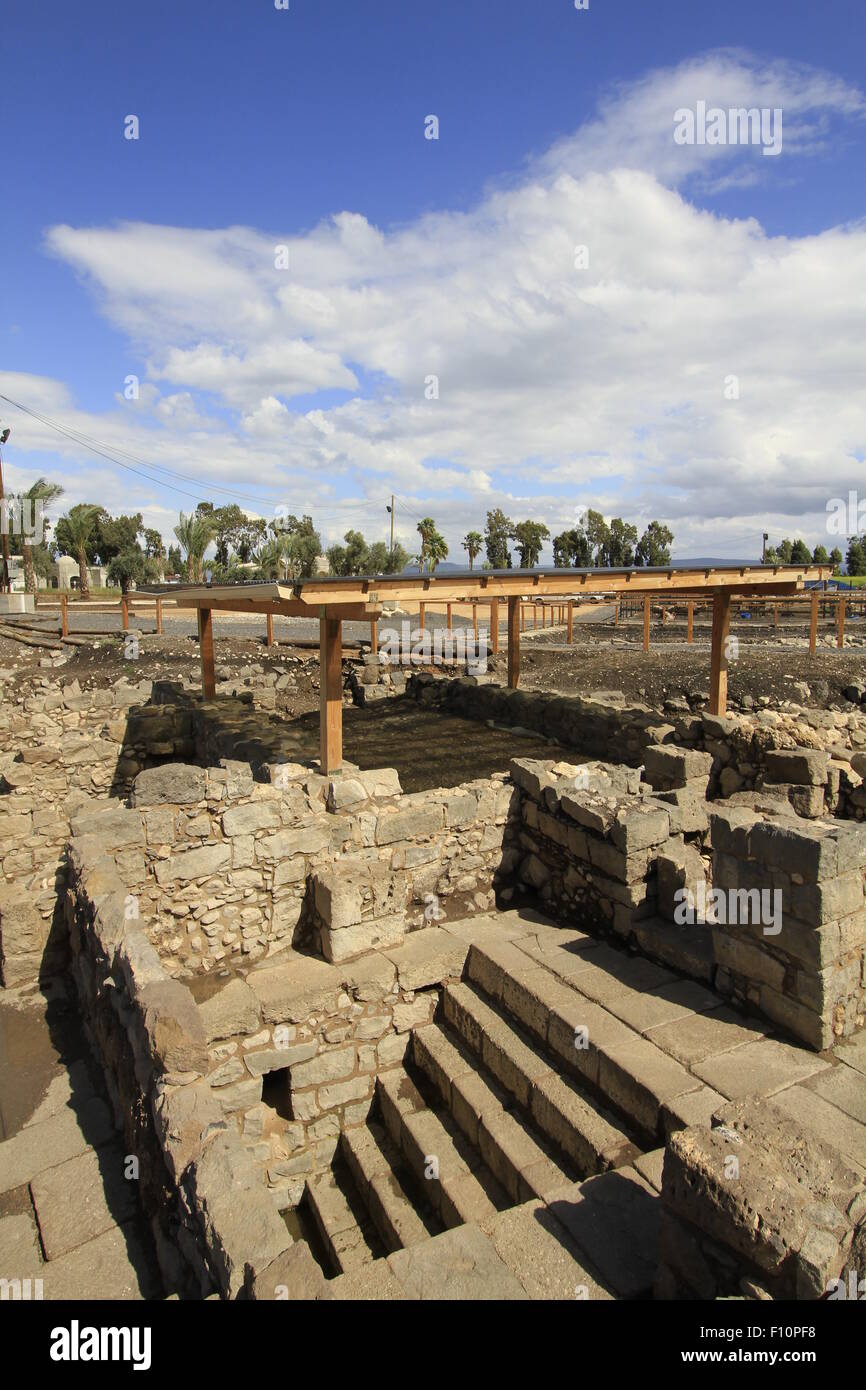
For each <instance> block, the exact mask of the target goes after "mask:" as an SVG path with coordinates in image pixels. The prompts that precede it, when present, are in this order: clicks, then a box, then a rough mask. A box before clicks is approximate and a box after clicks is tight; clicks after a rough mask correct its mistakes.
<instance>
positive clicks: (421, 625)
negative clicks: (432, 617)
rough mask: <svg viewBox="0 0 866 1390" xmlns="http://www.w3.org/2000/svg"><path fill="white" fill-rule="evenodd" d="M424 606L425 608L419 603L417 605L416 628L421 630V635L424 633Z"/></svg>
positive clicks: (424, 605)
mask: <svg viewBox="0 0 866 1390" xmlns="http://www.w3.org/2000/svg"><path fill="white" fill-rule="evenodd" d="M426 606H427V605H426V604H424V603H419V604H418V626H419V628H420V629H421V632H422V634H423V632H424V612H425V609H426Z"/></svg>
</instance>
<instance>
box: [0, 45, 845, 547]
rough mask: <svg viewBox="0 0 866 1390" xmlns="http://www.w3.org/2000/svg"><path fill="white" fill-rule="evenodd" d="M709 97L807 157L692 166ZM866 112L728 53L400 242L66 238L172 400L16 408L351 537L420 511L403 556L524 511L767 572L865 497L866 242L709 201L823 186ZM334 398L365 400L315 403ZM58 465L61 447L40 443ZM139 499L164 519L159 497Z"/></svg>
mask: <svg viewBox="0 0 866 1390" xmlns="http://www.w3.org/2000/svg"><path fill="white" fill-rule="evenodd" d="M698 100H705V101H707V103H708V104H709V105H721V106H724V107H729V106H759V107H760V106H770V107H777V106H778V107H781V108H782V110H783V112H784V146H783V152H782V155H781V156H780V157H779V158H777V159H762V158H761V154H760V151H759V150H757V149H753V148H749V149H742V148H737V147H729V146H728V147H726V146H719V147H707V146H704V147H697V146H677V145H676V144H674V142H673V138H672V132H673V123H674V111H675V110H676V109H677V108H679V107H692V106H694V104H695V103H696V102H697V101H698ZM864 111H866V105H864V99H863V96H862V94H861V93H859V92H858V91H855V90H854V89H852V88H851V87H850V86H848V85H846V84H845V83H843V82H841V81H840V80H839V79H837V78H835V77H834V76H833V75H831V74H826V73H823V72H819V71H816V70H813V69H807V68H804V67H795V66H793V65H791V64H783V63H770V64H766V65H759V64H757V63H756V62H755V61H754V60H753V59H751V58H749V57H748V56H747V55H743V54H737V53H728V52H725V53H720V54H711V55H708V56H705V57H702V58H699V59H695V60H694V61H691V62H688V63H684V64H682V65H681V66H680V67H679V68H677V69H675V70H673V71H664V72H653V73H650V74H649V75H648V76H647V77H646V78H644V79H643V80H641V81H639V82H636V83H633V84H631V85H630V86H623V87H619V88H617V89H615V90H613V91H611V92H610V93H608V94H607V95H606V96H605V98H604V100H603V102H602V103H601V106H600V108H599V112H598V115H597V117H596V118H595V119H594V120H592V121H591V122H589V123H588V124H586V125H585V126H583V127H582V128H581V129H580V130H579V131H577V132H576V133H575V134H574V135H573V136H570V137H569V138H568V139H565V140H562V141H559V142H558V143H557V144H556V145H555V146H554V147H553V148H552V149H551V150H550V151H548V152H547V153H546V154H544V155H543V156H541V157H539V158H537V159H536V160H534V161H533V162H532V163H531V164H530V165H529V166H528V167H527V168H526V169H525V170H524V171H523V173H522V174H521V175H520V176H519V178H515V179H514V180H512V182H511V184H510V186H508V187H503V186H500V187H497V188H492V189H490V190H489V191H488V192H487V193H486V194H485V196H484V197H483V199H482V200H481V201H480V202H479V204H478V205H477V207H475V208H474V209H473V210H472V211H470V212H468V213H451V212H439V213H435V214H430V215H426V216H424V217H421V218H419V219H418V220H417V221H415V222H414V223H411V224H409V225H407V226H402V227H398V228H395V229H393V230H382V229H379V228H377V227H374V226H372V225H370V223H369V222H368V221H367V220H366V219H365V218H364V216H363V215H362V214H360V213H358V212H347V211H343V212H339V213H338V214H337V215H335V216H334V217H333V218H332V219H330V220H326V221H324V222H322V223H321V224H320V225H318V226H317V227H315V228H314V229H312V230H311V231H310V232H309V233H307V234H305V235H301V236H289V235H280V234H277V233H274V234H271V233H268V234H265V233H264V232H261V231H256V230H253V229H250V228H246V227H231V228H227V229H225V230H223V231H216V232H215V231H200V230H195V229H188V228H172V227H157V226H149V225H146V224H141V223H135V224H129V223H127V224H120V225H118V226H114V227H102V228H82V229H75V228H72V227H68V226H59V227H55V228H53V229H52V230H51V231H50V232H49V234H48V246H49V249H50V250H51V252H52V253H53V254H54V255H56V256H58V257H60V258H61V259H63V260H64V261H65V262H67V263H68V264H69V265H70V266H72V267H73V268H74V269H75V270H76V271H77V272H78V273H79V274H81V275H82V276H83V277H84V279H85V280H86V282H87V283H88V284H89V285H90V286H92V288H93V290H94V292H95V293H96V294H97V295H98V297H99V300H100V303H101V305H102V308H103V311H104V313H105V314H106V316H107V317H108V319H109V320H110V322H111V323H112V324H113V325H115V326H116V327H118V328H120V329H121V330H122V332H123V333H124V334H125V335H126V336H127V339H128V341H129V344H130V351H131V352H133V351H134V352H138V353H140V354H141V357H142V359H143V360H144V362H145V364H146V369H147V370H146V371H143V373H142V374H143V376H146V377H147V378H148V381H147V382H143V386H142V398H141V400H140V401H139V403H138V408H137V409H136V410H135V411H131V410H129V409H120V408H119V409H118V410H116V411H114V412H111V413H108V414H105V415H98V414H94V415H89V416H84V415H83V414H81V413H79V412H76V411H74V410H73V409H71V407H70V397H69V394H68V392H67V389H66V388H65V387H63V386H61V385H60V384H59V383H56V382H54V383H46V382H44V381H41V380H40V379H35V380H34V379H29V380H28V379H25V380H23V381H20V382H19V383H18V386H17V389H16V390H13V389H9V390H8V394H9V395H12V396H16V398H17V399H22V400H25V401H28V402H32V401H34V400H36V401H37V402H38V401H42V403H43V408H44V409H45V410H46V412H47V413H49V414H51V413H54V414H57V415H62V417H63V419H64V420H70V419H72V420H77V421H78V424H77V428H80V429H82V430H85V431H86V432H87V433H90V434H93V435H95V436H97V437H98V438H100V439H102V440H104V441H105V442H106V443H109V444H110V443H112V441H113V442H114V444H115V446H116V447H122V448H125V449H128V450H129V451H130V452H131V453H134V454H136V455H137V456H139V457H141V458H143V459H146V460H150V461H151V463H153V464H157V465H162V466H163V467H167V468H172V469H175V470H177V471H179V472H182V473H185V474H188V475H190V477H192V478H195V479H201V480H205V479H210V480H213V481H214V482H216V483H218V484H220V485H221V486H222V487H224V488H226V489H235V490H237V491H238V492H240V493H242V494H244V493H249V492H250V490H251V489H252V488H254V487H256V486H259V485H260V486H261V487H262V488H265V489H267V490H268V492H269V493H270V495H271V498H272V499H279V500H282V501H284V502H286V503H287V504H288V505H289V506H290V507H291V509H292V510H294V511H300V510H312V511H313V513H314V514H315V515H317V517H320V518H321V520H322V529H323V531H325V533H326V534H327V535H328V537H329V538H333V537H334V536H336V535H337V534H339V533H341V532H342V531H343V530H345V529H346V527H347V526H348V525H350V524H362V523H363V524H365V525H368V526H370V527H375V528H378V530H377V531H376V532H375V533H376V534H377V533H378V531H384V527H385V524H386V519H385V516H384V511H383V503H384V500H385V499H386V497H387V494H388V493H389V492H390V491H391V490H392V489H397V490H399V492H400V494H401V496H404V497H407V498H408V500H409V503H410V506H409V508H408V509H407V508H406V507H405V506H403V504H401V505H400V506H398V518H399V520H400V522H401V524H402V526H404V527H406V528H407V529H406V530H405V531H404V533H403V534H404V535H405V536H406V537H407V538H408V537H409V535H410V534H411V530H412V522H411V519H410V517H411V514H412V513H413V512H417V514H418V515H424V514H427V513H432V514H433V515H435V516H436V517H437V520H438V521H439V522H440V525H441V526H442V527H443V529H444V530H445V533H446V536H447V538H448V539H449V542H450V543H451V546H452V554H453V555H454V558H458V559H460V558H462V553H461V552H459V541H460V538H461V537H462V535H463V534H464V532H465V531H466V530H467V529H469V528H470V527H473V526H474V527H479V528H480V527H481V526H483V520H484V511H485V510H486V509H487V508H488V507H492V506H496V505H499V504H502V505H503V506H505V507H506V508H507V510H509V511H510V512H511V514H512V515H515V516H520V515H530V514H531V515H534V516H537V517H538V518H539V519H543V520H546V521H547V522H548V524H549V525H550V526H551V528H556V529H559V528H561V527H562V526H564V525H567V524H570V522H571V517H572V514H573V511H574V506H575V505H576V504H577V503H579V502H583V503H588V504H589V505H595V506H599V507H600V508H601V509H602V510H604V511H605V512H607V513H612V512H621V513H623V514H626V515H630V516H633V517H634V519H636V520H639V521H644V522H645V521H646V520H648V519H649V518H650V517H652V516H657V517H660V518H662V519H666V520H668V521H669V522H670V523H671V524H672V526H673V528H674V530H675V531H676V533H677V537H678V541H679V542H680V545H679V549H680V552H681V553H688V552H689V551H691V552H692V553H695V552H696V551H701V552H703V553H707V551H711V552H714V553H718V552H720V551H721V552H722V553H724V552H725V551H727V552H728V553H732V552H733V551H735V550H737V549H738V548H741V549H742V548H743V547H744V546H746V545H747V546H748V550H747V552H746V553H750V554H751V553H754V550H755V537H756V536H757V537H758V538H759V536H760V532H761V530H763V529H770V530H772V531H774V532H775V531H788V532H790V533H793V532H795V531H797V530H798V529H800V530H802V531H804V532H805V534H806V535H807V536H809V535H813V536H814V537H815V538H817V535H818V533H819V532H820V531H821V530H822V529H823V526H824V511H825V502H826V499H827V498H828V497H829V496H833V495H845V494H846V493H847V490H848V488H849V487H852V486H857V485H858V482H860V479H861V475H862V465H861V464H860V463H859V462H858V456H859V457H862V456H863V451H864V449H866V412H864V405H863V393H862V381H863V378H864V370H866V333H864V328H866V226H864V224H862V223H861V224H856V225H852V226H847V227H836V228H828V229H827V230H826V231H824V232H823V233H821V234H820V235H815V236H810V237H802V238H793V237H791V238H788V237H781V236H776V237H770V236H768V235H767V234H766V233H765V232H764V230H763V229H762V227H761V226H760V225H759V224H758V223H757V222H756V221H754V220H733V219H728V218H724V217H721V216H717V215H713V214H711V213H710V212H708V211H706V210H705V209H703V208H701V207H700V206H699V205H697V204H696V202H695V201H694V199H695V198H696V197H699V196H701V194H702V193H705V192H706V191H707V190H708V189H711V188H716V189H721V188H725V187H741V188H748V187H749V186H751V184H752V183H753V182H756V181H765V180H773V179H776V180H780V181H785V182H786V183H787V182H789V181H790V180H791V179H792V178H793V179H797V180H799V179H801V178H804V177H806V176H807V168H808V160H807V156H808V155H809V154H814V153H815V152H816V151H820V149H821V148H822V147H823V146H825V145H826V142H827V140H828V139H829V138H830V136H831V134H832V133H833V132H835V131H837V129H839V128H850V123H851V122H854V121H859V120H860V119H861V118H862V117H863V115H864ZM690 199H691V201H690ZM281 244H285V245H286V246H287V247H288V249H289V268H288V270H279V269H277V268H276V267H275V264H274V257H275V248H276V247H277V246H278V245H281ZM577 246H586V247H588V248H589V265H588V267H587V268H585V269H576V268H575V248H576V247H577ZM128 370H130V368H129V366H128V364H127V363H124V364H123V370H122V372H121V371H120V369H119V372H120V377H121V379H122V376H123V375H125V374H126V372H127V371H128ZM432 374H435V375H436V376H438V378H439V398H438V400H428V399H426V398H425V380H426V379H427V378H428V377H429V376H431V375H432ZM731 374H734V375H736V377H737V378H738V379H739V391H740V394H739V399H738V400H726V399H725V395H724V385H725V380H726V378H728V377H729V376H730V375H731ZM2 380H3V381H5V382H7V383H8V382H9V380H10V378H9V376H6V377H4V378H2ZM165 386H168V387H169V388H170V389H169V391H168V394H161V391H160V388H163V387H165ZM0 389H3V390H6V387H5V386H2V385H0ZM317 392H337V393H339V394H338V396H337V397H332V398H330V399H325V400H323V401H321V402H318V403H317V404H316V405H315V407H314V408H313V409H310V410H306V411H305V410H298V409H297V408H293V407H292V402H293V400H295V399H296V398H297V397H303V396H308V395H312V396H315V394H316V393H317ZM22 433H23V432H22ZM49 439H50V445H49V444H48V440H49ZM37 441H38V442H37ZM16 442H23V441H22V440H20V439H17V440H16ZM30 447H33V448H45V447H56V439H54V438H53V437H51V436H50V434H47V433H42V432H40V430H39V429H36V430H34V434H33V442H32V443H31V445H30ZM70 453H71V454H73V455H75V456H76V457H78V458H80V459H82V460H83V459H84V457H85V455H84V454H83V453H82V452H81V451H77V452H76V451H75V450H71V451H70ZM90 466H91V465H88V467H90ZM129 486H130V487H131V488H132V489H133V491H134V495H135V496H137V497H141V498H143V499H144V505H145V508H147V506H149V505H150V499H151V498H153V497H155V494H154V492H153V489H151V490H150V494H148V489H147V484H146V483H143V482H142V481H141V480H131V481H129ZM178 486H181V487H186V488H188V489H189V491H190V492H192V493H199V494H202V495H204V494H206V493H207V488H206V486H205V485H204V482H203V481H202V483H201V484H198V483H195V482H191V483H183V482H181V483H178ZM121 491H123V492H124V493H126V491H127V489H126V488H121ZM346 493H349V494H352V495H353V496H355V497H357V498H358V499H359V500H358V502H357V503H356V504H352V503H351V502H348V501H346V500H345V494H346ZM99 495H101V494H99ZM167 498H168V495H167V494H162V496H160V497H159V500H158V504H157V503H154V505H155V506H156V505H158V506H159V507H160V508H165V506H166V502H167ZM168 500H169V502H170V498H168ZM214 500H215V501H222V500H229V499H228V496H225V497H222V496H218V495H214ZM177 503H178V505H180V506H189V499H188V498H182V497H179V498H177ZM129 505H131V504H127V509H128V506H129ZM136 505H142V503H137V504H136ZM265 505H267V504H265ZM154 514H155V513H154ZM757 544H758V546H759V544H760V541H759V539H758V541H757ZM455 552H456V553H455Z"/></svg>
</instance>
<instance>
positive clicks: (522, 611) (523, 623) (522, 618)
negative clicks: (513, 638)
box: [520, 603, 526, 632]
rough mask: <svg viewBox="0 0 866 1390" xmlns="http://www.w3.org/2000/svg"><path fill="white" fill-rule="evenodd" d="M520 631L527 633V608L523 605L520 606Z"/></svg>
mask: <svg viewBox="0 0 866 1390" xmlns="http://www.w3.org/2000/svg"><path fill="white" fill-rule="evenodd" d="M520 631H521V632H525V631H526V608H525V607H524V605H523V604H522V603H521V605H520Z"/></svg>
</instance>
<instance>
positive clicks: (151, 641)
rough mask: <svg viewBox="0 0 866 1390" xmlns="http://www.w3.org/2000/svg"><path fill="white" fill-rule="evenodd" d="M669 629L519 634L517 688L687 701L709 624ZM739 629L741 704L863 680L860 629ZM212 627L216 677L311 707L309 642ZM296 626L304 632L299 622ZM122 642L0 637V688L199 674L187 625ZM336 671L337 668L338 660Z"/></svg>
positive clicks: (292, 707) (704, 690) (702, 687)
mask: <svg viewBox="0 0 866 1390" xmlns="http://www.w3.org/2000/svg"><path fill="white" fill-rule="evenodd" d="M863 626H864V627H866V624H864V625H863ZM680 627H681V625H679V624H678V625H676V626H673V625H672V626H670V627H669V628H668V629H667V630H664V629H658V631H656V630H654V632H653V638H652V645H651V648H650V651H649V652H648V653H645V652H644V651H643V648H642V645H641V637H640V632H641V629H640V625H639V624H624V625H621V627H620V628H619V629H618V630H614V629H613V627H612V625H611V624H604V625H601V624H595V623H593V624H591V625H588V624H576V625H575V631H574V642H573V644H572V645H571V646H570V647H568V646H566V645H565V632H564V629H563V628H552V629H547V630H546V631H545V632H544V633H542V632H540V631H539V632H537V633H532V634H527V636H526V638H525V640H524V641H523V642H522V645H521V687H522V688H523V689H526V690H531V689H540V690H555V691H559V692H561V693H563V694H581V695H589V694H591V693H592V692H593V691H597V690H608V691H610V690H614V691H621V692H622V693H623V694H624V696H625V697H626V700H627V701H640V702H642V703H645V704H648V705H651V706H654V707H655V706H658V707H660V706H661V705H662V704H663V703H664V701H665V700H670V699H679V698H683V697H685V698H687V699H689V700H690V701H691V702H694V700H695V698H696V697H700V696H702V695H707V694H708V690H709V668H710V653H709V631H708V629H707V631H703V630H702V629H701V627H700V626H698V625H696V629H695V641H694V643H693V644H692V645H688V644H687V643H686V642H685V640H684V636H685V634H684V630H683V631H682V632H681V631H679V630H678V629H679V628H680ZM743 627H744V625H740V629H739V631H738V630H737V629H736V628H734V632H735V635H736V636H738V638H739V648H738V652H737V655H736V658H735V659H733V660H731V662H730V664H729V672H728V689H729V698H730V701H731V703H732V704H734V705H736V704H739V703H740V702H741V701H742V700H743V698H744V697H746V700H747V703H748V700H749V698H750V699H751V700H753V701H754V702H755V703H758V702H759V701H760V702H763V703H766V702H770V703H771V704H772V705H774V706H775V705H778V704H781V703H784V702H785V701H794V702H796V703H798V704H802V703H811V704H814V705H815V706H821V707H827V706H828V705H835V704H844V703H845V702H844V701H843V697H842V691H843V690H844V689H845V687H846V686H849V685H850V684H851V682H852V681H866V647H864V646H863V645H861V644H860V643H861V642H862V638H861V637H860V634H859V631H857V630H856V629H855V630H854V631H853V632H852V634H851V640H852V643H853V644H854V645H851V646H850V647H846V648H845V649H844V650H841V651H840V650H838V649H837V648H836V647H831V646H828V645H824V644H823V643H822V644H820V645H819V647H818V651H817V652H816V654H815V656H813V657H812V656H810V655H809V651H808V645H807V642H806V639H805V634H804V633H803V632H802V629H801V628H799V626H798V625H791V626H790V627H787V626H786V628H785V631H784V632H782V633H778V634H774V633H773V631H772V630H771V629H765V628H764V627H763V626H762V627H761V628H760V629H756V628H752V629H749V630H745V631H744V630H743ZM828 630H829V629H828ZM822 635H824V633H823V632H822ZM217 636H218V640H217V643H216V660H217V679H218V680H219V681H225V680H236V681H237V686H238V688H239V689H242V688H243V686H244V682H245V680H247V679H248V678H250V677H253V678H255V677H258V678H260V677H261V674H262V673H263V672H267V671H271V672H274V673H275V675H276V676H277V677H278V678H279V677H282V676H285V677H287V680H283V681H281V682H280V684H281V686H282V688H281V689H279V690H278V708H279V710H280V712H281V713H282V714H284V715H287V716H288V717H290V718H291V717H294V716H297V715H302V714H304V713H307V712H312V711H315V710H318V705H319V669H318V651H317V649H316V647H315V646H309V645H308V646H291V645H288V643H287V642H280V643H279V644H278V645H276V646H274V647H272V648H270V649H268V648H267V646H266V645H265V642H264V638H263V637H262V636H260V635H259V634H258V633H255V635H253V634H250V636H234V635H232V636H230V635H222V634H219V633H218V634H217ZM304 636H305V637H306V636H308V634H307V633H306V630H305V631H304ZM504 646H505V634H504V632H503V633H502V634H501V636H500V654H499V656H498V657H494V658H491V670H492V672H493V674H494V675H495V676H497V677H498V678H500V679H503V680H504V679H505V672H506V665H507V663H506V659H505V655H504ZM130 650H134V649H130V648H129V646H128V645H127V646H126V647H125V646H124V643H123V642H122V640H121V639H120V638H119V637H117V636H113V637H111V638H108V637H107V638H106V639H105V640H101V641H99V642H98V643H96V644H95V645H92V646H87V647H68V648H64V649H63V651H62V655H61V658H60V659H61V660H62V665H58V666H57V667H56V668H55V667H54V660H55V657H56V654H55V653H54V652H52V651H49V650H46V649H44V648H39V647H27V646H23V645H21V644H20V643H18V642H15V641H13V640H10V639H7V638H4V637H0V689H2V687H3V686H4V685H6V686H7V687H9V688H12V687H14V686H15V685H16V684H17V683H18V682H19V681H22V680H29V679H31V678H32V677H33V676H40V675H47V676H49V677H50V678H52V679H56V678H57V676H59V677H60V678H61V680H62V681H63V682H64V683H66V682H71V681H73V680H77V681H78V682H79V684H80V685H81V687H82V689H100V688H106V687H108V686H110V685H113V684H114V683H115V682H117V681H118V680H121V679H122V680H126V681H130V682H138V681H142V680H179V679H181V678H183V677H185V678H187V679H188V680H192V681H194V682H197V681H198V679H199V674H200V668H199V657H198V643H197V640H196V638H195V637H193V636H191V635H175V634H164V635H162V636H156V635H154V634H144V635H143V636H142V637H141V638H140V640H139V644H138V647H137V652H138V655H137V657H135V658H132V657H131V656H130V655H129V652H130ZM344 670H345V671H346V672H347V673H348V670H349V666H348V664H345V665H344ZM801 682H805V683H806V684H807V685H808V686H809V688H810V693H809V695H808V696H807V695H806V694H805V691H804V689H803V686H802V685H799V688H795V687H796V686H798V684H799V683H801ZM389 703H390V702H389ZM349 756H351V754H349Z"/></svg>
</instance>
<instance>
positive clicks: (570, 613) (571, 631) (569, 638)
mask: <svg viewBox="0 0 866 1390" xmlns="http://www.w3.org/2000/svg"><path fill="white" fill-rule="evenodd" d="M566 641H567V642H569V643H571V642H573V641H574V599H569V600H568V633H567V636H566Z"/></svg>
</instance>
